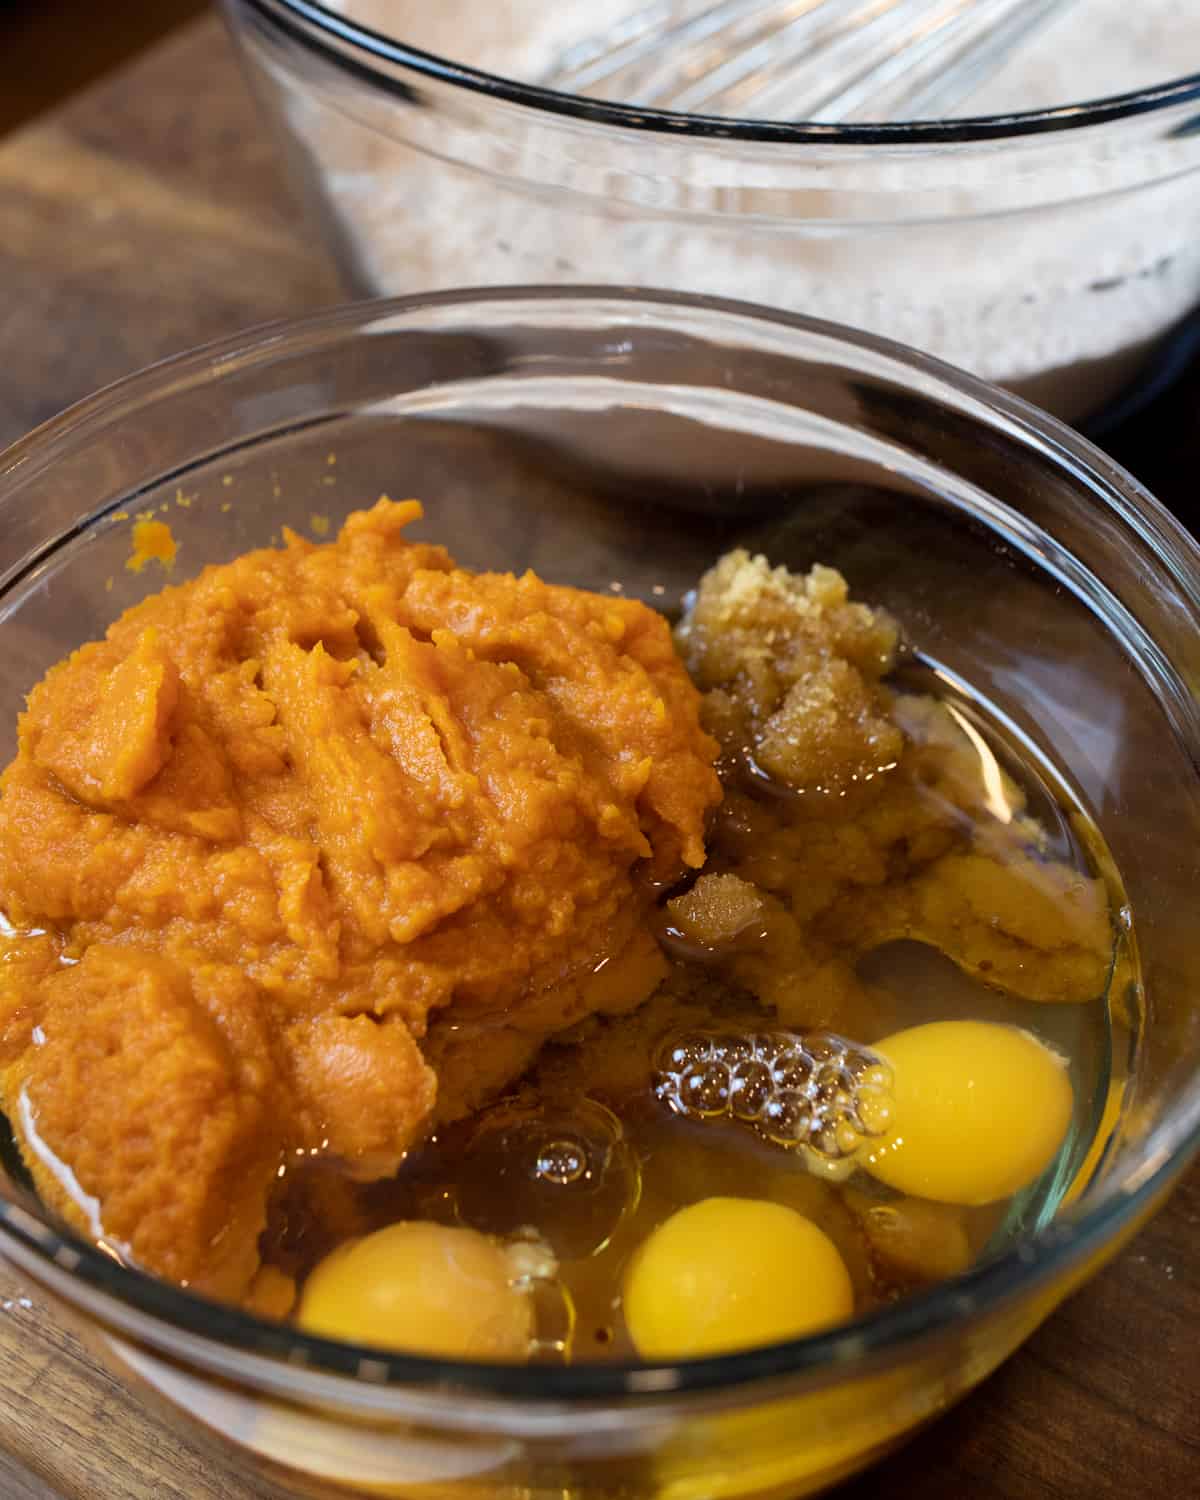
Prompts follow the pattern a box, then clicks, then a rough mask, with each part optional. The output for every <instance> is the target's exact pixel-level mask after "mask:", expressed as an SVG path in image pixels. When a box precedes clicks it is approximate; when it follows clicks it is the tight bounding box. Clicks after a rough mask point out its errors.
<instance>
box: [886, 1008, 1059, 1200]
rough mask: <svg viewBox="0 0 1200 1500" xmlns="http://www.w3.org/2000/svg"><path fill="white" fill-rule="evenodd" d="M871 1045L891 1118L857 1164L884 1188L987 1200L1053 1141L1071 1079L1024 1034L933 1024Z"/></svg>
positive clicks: (1050, 1150) (987, 1025) (1035, 1165)
mask: <svg viewBox="0 0 1200 1500" xmlns="http://www.w3.org/2000/svg"><path fill="white" fill-rule="evenodd" d="M875 1050H876V1051H877V1052H879V1053H880V1054H882V1056H883V1057H884V1058H885V1059H886V1061H887V1062H888V1063H889V1064H890V1065H891V1068H892V1071H893V1075H894V1077H893V1088H892V1106H893V1114H892V1119H893V1124H892V1127H891V1129H890V1130H889V1132H888V1134H887V1136H886V1137H885V1138H884V1139H883V1141H881V1142H880V1144H879V1145H878V1146H876V1147H875V1148H874V1149H873V1150H872V1151H871V1154H870V1155H869V1156H867V1157H866V1158H865V1160H864V1162H863V1165H864V1166H865V1167H866V1169H867V1171H868V1172H870V1173H871V1175H872V1176H873V1177H877V1178H878V1179H879V1181H880V1182H883V1183H886V1184H887V1185H888V1187H893V1188H896V1189H897V1190H898V1191H899V1192H901V1193H910V1194H912V1195H913V1196H915V1197H919V1198H935V1199H937V1200H939V1201H940V1202H942V1203H958V1204H964V1205H970V1204H982V1203H995V1202H997V1201H998V1200H999V1199H1001V1198H1007V1197H1008V1196H1009V1195H1010V1194H1011V1193H1015V1192H1018V1191H1019V1190H1020V1189H1021V1188H1023V1187H1027V1186H1028V1185H1029V1183H1031V1182H1033V1181H1034V1179H1035V1178H1037V1177H1039V1176H1040V1175H1041V1173H1042V1172H1043V1171H1045V1169H1046V1168H1047V1167H1048V1166H1049V1165H1050V1163H1051V1161H1052V1160H1053V1159H1054V1156H1055V1153H1056V1152H1057V1151H1058V1150H1059V1148H1060V1147H1061V1146H1062V1143H1063V1140H1064V1139H1065V1137H1066V1134H1067V1130H1068V1128H1069V1126H1070V1123H1071V1114H1072V1111H1073V1108H1074V1094H1073V1091H1072V1088H1071V1080H1070V1078H1069V1077H1068V1076H1067V1067H1066V1064H1065V1062H1064V1061H1063V1060H1062V1059H1061V1058H1060V1057H1058V1056H1057V1055H1056V1054H1055V1053H1053V1052H1051V1050H1050V1049H1049V1047H1047V1046H1045V1045H1044V1044H1043V1043H1042V1042H1039V1041H1038V1039H1037V1038H1036V1037H1034V1036H1031V1035H1030V1033H1029V1032H1027V1031H1022V1030H1020V1029H1019V1028H1018V1027H1016V1026H1003V1025H999V1024H997V1023H995V1022H990V1021H934V1022H931V1023H929V1024H928V1025H924V1026H913V1027H910V1028H909V1029H908V1030H907V1031H898V1032H896V1033H895V1034H894V1035H893V1036H890V1037H887V1038H885V1039H884V1040H883V1041H881V1042H877V1043H875Z"/></svg>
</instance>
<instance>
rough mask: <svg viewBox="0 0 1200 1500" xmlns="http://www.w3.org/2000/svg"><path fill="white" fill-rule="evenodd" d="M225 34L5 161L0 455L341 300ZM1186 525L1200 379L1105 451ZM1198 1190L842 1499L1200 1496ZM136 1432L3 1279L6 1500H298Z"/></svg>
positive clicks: (74, 112) (200, 34)
mask: <svg viewBox="0 0 1200 1500" xmlns="http://www.w3.org/2000/svg"><path fill="white" fill-rule="evenodd" d="M337 296H338V288H337V284H336V281H335V279H334V277H333V275H332V273H331V271H330V269H329V267H328V266H327V265H326V264H325V262H324V261H323V259H322V258H321V257H320V256H319V255H318V254H317V253H316V252H315V251H314V249H313V248H312V246H311V242H310V240H309V238H308V237H307V236H306V235H305V234H304V233H303V232H302V231H301V230H300V226H299V223H298V219H297V215H296V211H295V208H294V205H293V204H292V202H291V200H290V199H289V197H288V194H287V192H286V190H285V188H284V185H283V183H282V181H281V177H280V164H279V160H278V158H277V156H276V154H275V151H274V149H273V148H272V146H271V145H270V143H269V140H268V138H267V137H266V135H265V133H264V132H263V131H262V129H261V127H260V124H259V121H258V120H257V118H256V116H255V113H254V109H253V106H252V104H251V102H250V100H249V98H248V96H247V94H246V90H245V87H244V85H243V82H242V80H241V77H240V75H239V73H238V70H237V67H236V64H235V62H234V59H233V56H232V54H231V52H230V49H229V46H228V44H227V42H226V40H225V38H224V36H223V34H222V32H221V31H220V29H219V27H218V26H217V25H216V24H215V23H214V22H211V21H206V22H202V23H200V24H199V25H197V26H195V27H192V28H189V29H188V30H186V31H185V32H182V33H180V34H179V35H177V36H176V37H175V38H173V39H172V40H171V41H169V42H168V43H166V44H165V45H163V46H161V47H160V48H158V49H157V50H156V51H154V52H153V53H151V54H149V55H147V56H146V57H145V58H144V59H142V60H141V61H139V62H138V63H137V64H136V65H135V66H134V67H133V68H132V69H130V70H128V71H126V72H124V73H122V74H119V75H117V76H115V77H113V78H111V79H109V80H107V81H106V82H104V83H103V84H101V85H99V86H97V87H96V88H94V89H93V90H92V91H91V92H89V93H87V94H85V95H83V96H81V97H80V98H79V99H77V100H76V101H75V102H73V103H72V104H70V105H69V106H68V107H67V108H65V109H63V110H61V111H60V112H59V113H57V114H55V115H53V116H51V117H49V118H48V119H47V120H45V121H44V122H43V123H40V124H38V125H37V126H35V127H33V128H30V129H28V130H26V131H25V132H24V133H21V134H18V135H16V136H13V137H10V138H9V139H8V141H7V142H5V143H4V145H3V146H0V334H2V340H3V342H2V348H3V356H4V357H3V359H2V360H0V443H4V442H7V441H9V440H11V439H13V438H15V437H17V436H19V435H20V434H21V433H23V432H24V431H26V430H27V429H28V428H30V427H32V426H34V425H35V424H36V423H37V422H39V421H41V420H43V419H44V418H46V417H48V416H50V415H52V414H53V413H54V412H56V411H58V410H59V409H60V408H61V407H63V406H65V405H66V404H68V403H69V402H71V401H74V400H76V399H77V398H79V397H81V396H84V395H86V394H88V393H89V392H90V391H92V390H94V389H95V388H96V387H98V386H100V385H102V384H105V383H107V382H108V381H110V380H113V379H116V378H117V377H119V376H121V375H124V374H126V373H128V372H129V371H131V370H133V369H135V368H137V367H138V366H141V365H144V364H147V363H149V362H150V361H152V360H154V359H157V358H161V357H162V356H164V355H167V354H171V353H174V352H176V351H178V350H180V349H183V348H185V347H187V346H189V345H191V344H195V343H198V342H200V341H202V340H205V339H209V338H214V337H217V336H219V335H222V334H225V333H229V332H231V331H233V330H236V329H238V328H241V327H245V326H247V325H250V324H253V323H258V322H263V321H265V320H267V319H271V318H276V317H282V316H285V315H287V314H291V313H296V312H302V311H305V310H307V309H311V308H314V307H317V306H320V305H322V304H323V303H327V302H330V301H333V300H335V299H336V298H337ZM1113 448H1114V451H1115V452H1117V453H1118V455H1119V456H1120V457H1121V458H1122V460H1123V461H1124V462H1126V463H1128V464H1130V465H1131V467H1133V468H1134V469H1135V471H1136V470H1139V469H1140V470H1141V472H1142V473H1143V474H1144V475H1145V477H1146V478H1147V480H1148V481H1149V482H1151V483H1152V484H1153V485H1154V486H1155V487H1156V488H1157V490H1158V492H1159V493H1160V494H1161V495H1162V497H1163V498H1164V499H1165V500H1166V501H1167V502H1168V504H1171V505H1173V506H1174V508H1175V509H1176V510H1177V511H1178V512H1179V513H1180V514H1181V515H1182V516H1184V518H1185V519H1188V518H1190V516H1191V515H1192V514H1193V507H1194V505H1195V499H1194V491H1195V489H1196V480H1195V475H1196V473H1197V470H1198V468H1200V371H1193V372H1191V374H1190V375H1189V376H1188V378H1187V379H1186V380H1185V381H1184V382H1183V383H1182V384H1181V385H1180V386H1179V387H1178V388H1177V389H1176V390H1175V391H1174V392H1172V393H1171V395H1170V396H1169V397H1168V398H1166V399H1165V400H1164V401H1163V402H1161V403H1159V406H1158V408H1157V410H1155V411H1152V412H1150V413H1147V414H1146V415H1145V416H1143V417H1141V418H1139V419H1138V421H1137V422H1135V423H1132V424H1131V425H1130V426H1129V427H1128V428H1127V429H1126V430H1125V431H1124V432H1123V433H1121V434H1119V435H1117V436H1116V437H1114V439H1113ZM1198 1251H1200V1171H1196V1170H1193V1172H1192V1173H1191V1175H1190V1177H1189V1178H1188V1179H1187V1180H1186V1181H1185V1183H1184V1184H1183V1186H1182V1187H1181V1189H1180V1190H1179V1192H1178V1193H1177V1194H1176V1196H1175V1197H1174V1199H1173V1200H1172V1201H1171V1203H1170V1204H1169V1206H1168V1207H1167V1209H1166V1210H1165V1211H1164V1212H1163V1213H1162V1214H1161V1215H1160V1216H1159V1217H1158V1218H1157V1219H1156V1220H1155V1221H1154V1222H1153V1223H1152V1224H1151V1225H1150V1226H1149V1228H1148V1229H1147V1230H1146V1231H1145V1232H1144V1233H1143V1234H1142V1235H1141V1237H1140V1238H1139V1239H1138V1240H1137V1241H1136V1242H1135V1243H1134V1244H1133V1246H1132V1247H1131V1248H1130V1249H1129V1250H1128V1251H1126V1253H1125V1254H1124V1255H1122V1256H1121V1258H1120V1259H1119V1260H1118V1261H1116V1262H1115V1263H1114V1264H1113V1265H1112V1266H1111V1267H1110V1268H1109V1269H1108V1270H1106V1271H1105V1272H1104V1273H1103V1274H1102V1275H1101V1276H1099V1277H1098V1278H1097V1279H1096V1280H1095V1281H1094V1282H1092V1283H1091V1284H1090V1285H1089V1286H1088V1287H1086V1288H1085V1289H1084V1290H1083V1291H1082V1292H1080V1293H1079V1294H1078V1295H1077V1296H1076V1297H1075V1298H1074V1299H1073V1300H1072V1301H1071V1302H1070V1303H1069V1304H1068V1305H1067V1306H1065V1307H1064V1308H1063V1309H1061V1310H1060V1311H1059V1313H1058V1314H1057V1315H1056V1316H1055V1317H1053V1318H1052V1319H1051V1320H1050V1322H1049V1323H1048V1324H1047V1325H1046V1326H1045V1328H1043V1329H1042V1331H1041V1332H1040V1333H1038V1334H1037V1335H1036V1336H1035V1337H1034V1338H1033V1339H1032V1340H1031V1341H1030V1343H1029V1344H1028V1345H1027V1346H1026V1347H1025V1348H1024V1349H1023V1350H1022V1351H1021V1352H1020V1353H1018V1354H1017V1355H1016V1356H1015V1357H1014V1358H1013V1359H1012V1360H1011V1361H1009V1363H1008V1364H1007V1365H1006V1366H1004V1368H1003V1369H1002V1370H1001V1371H1000V1372H999V1373H998V1374H997V1375H995V1376H994V1377H993V1378H992V1379H991V1380H990V1381H988V1382H987V1383H986V1384H985V1385H984V1386H983V1387H982V1388H981V1389H980V1390H979V1391H977V1392H976V1393H975V1394H974V1395H973V1396H971V1397H970V1398H969V1399H968V1400H967V1401H965V1402H964V1403H963V1404H962V1405H961V1406H960V1407H958V1408H957V1409H956V1410H955V1411H954V1412H952V1413H951V1414H950V1415H949V1416H947V1417H945V1418H944V1419H943V1420H942V1421H940V1422H939V1423H937V1424H936V1425H935V1426H933V1427H931V1428H929V1429H927V1430H926V1431H925V1432H924V1433H923V1434H922V1435H921V1436H919V1437H918V1438H917V1439H916V1440H915V1441H914V1442H912V1443H911V1444H910V1445H909V1446H908V1447H907V1448H905V1449H904V1450H902V1452H901V1453H900V1454H899V1455H897V1456H896V1457H894V1458H892V1459H891V1460H889V1461H888V1462H886V1463H885V1464H883V1465H881V1466H880V1467H879V1468H877V1469H876V1470H874V1471H873V1472H871V1473H870V1474H868V1475H866V1476H864V1477H863V1478H861V1479H858V1480H856V1481H853V1482H851V1483H850V1484H849V1485H848V1486H846V1487H845V1488H844V1489H843V1490H842V1491H841V1495H842V1497H843V1500H870V1497H875V1496H889V1497H915V1500H1129V1496H1131V1495H1136V1494H1140V1493H1142V1492H1143V1491H1144V1490H1145V1489H1146V1488H1147V1487H1149V1488H1150V1489H1151V1490H1152V1492H1153V1493H1154V1494H1155V1495H1156V1496H1161V1497H1163V1500H1168V1497H1169V1500H1188V1497H1197V1496H1200V1357H1198V1356H1200V1253H1198ZM291 1493H292V1491H291V1489H290V1488H289V1487H288V1486H287V1485H286V1484H284V1483H282V1482H281V1483H279V1484H275V1483H273V1482H271V1481H268V1480H263V1479H261V1478H255V1479H253V1480H251V1479H249V1478H247V1477H246V1476H245V1474H244V1472H242V1471H240V1470H239V1465H238V1462H237V1459H236V1456H235V1455H233V1454H232V1453H228V1452H222V1451H219V1450H213V1449H211V1448H209V1447H208V1446H207V1445H205V1444H204V1443H203V1442H202V1441H200V1440H199V1439H195V1440H194V1439H193V1438H192V1437H190V1436H181V1435H180V1434H179V1432H177V1431H176V1430H175V1428H174V1426H169V1425H167V1424H165V1423H164V1422H163V1421H160V1420H159V1418H158V1417H157V1416H154V1415H151V1414H149V1413H148V1412H146V1411H145V1410H144V1409H143V1408H142V1407H141V1406H140V1405H139V1404H138V1402H137V1400H136V1399H135V1397H134V1396H133V1395H132V1394H130V1393H129V1392H128V1391H127V1390H126V1389H125V1387H124V1386H122V1385H121V1384H120V1383H118V1382H117V1381H116V1380H115V1379H114V1378H113V1377H112V1376H111V1375H110V1374H108V1373H107V1372H106V1371H105V1370H104V1369H102V1368H101V1367H100V1366H99V1365H97V1364H96V1363H95V1361H94V1360H93V1359H92V1358H91V1356H90V1355H89V1354H88V1353H87V1352H86V1351H85V1350H84V1348H83V1347H82V1345H81V1344H80V1343H79V1342H78V1341H77V1339H76V1338H75V1337H74V1335H73V1334H72V1333H70V1332H69V1331H67V1330H66V1329H65V1328H64V1327H63V1326H62V1325H61V1323H60V1322H59V1321H58V1320H57V1319H56V1317H55V1316H54V1315H53V1313H51V1312H50V1311H49V1310H48V1309H47V1308H45V1307H44V1306H43V1305H42V1304H41V1303H40V1302H39V1300H38V1298H37V1295H36V1294H35V1293H34V1292H32V1291H31V1290H30V1289H29V1288H28V1287H26V1286H25V1285H23V1284H22V1283H21V1281H20V1279H19V1278H18V1277H16V1276H15V1275H14V1274H12V1273H11V1272H10V1271H8V1270H7V1269H5V1268H3V1267H0V1496H3V1500H59V1497H61V1500H283V1497H285V1496H288V1495H290V1494H291Z"/></svg>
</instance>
